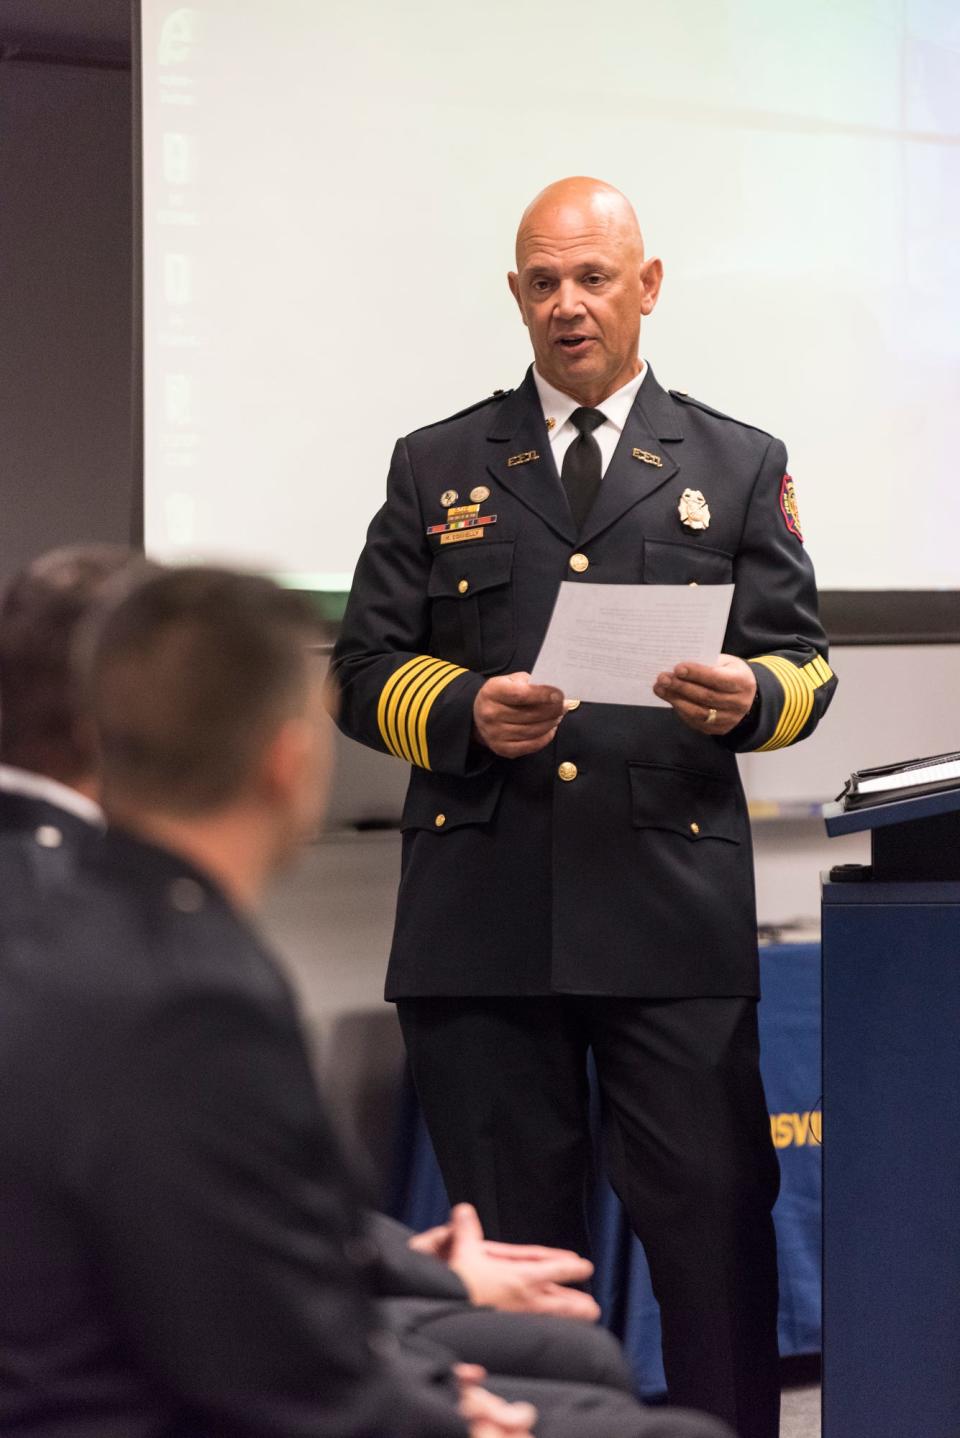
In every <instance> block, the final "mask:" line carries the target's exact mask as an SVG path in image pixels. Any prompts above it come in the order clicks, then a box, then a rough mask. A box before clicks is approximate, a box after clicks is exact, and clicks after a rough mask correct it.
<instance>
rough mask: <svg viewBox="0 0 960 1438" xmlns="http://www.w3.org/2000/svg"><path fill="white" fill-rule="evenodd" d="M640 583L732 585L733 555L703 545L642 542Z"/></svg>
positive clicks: (678, 542)
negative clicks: (641, 574)
mask: <svg viewBox="0 0 960 1438" xmlns="http://www.w3.org/2000/svg"><path fill="white" fill-rule="evenodd" d="M643 582H644V584H732V583H733V555H732V554H728V553H727V552H726V550H725V549H710V548H708V546H707V545H705V544H684V543H682V542H681V541H680V540H662V539H645V540H644V542H643Z"/></svg>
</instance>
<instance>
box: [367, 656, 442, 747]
mask: <svg viewBox="0 0 960 1438" xmlns="http://www.w3.org/2000/svg"><path fill="white" fill-rule="evenodd" d="M436 663H439V660H432V659H431V658H430V656H429V654H417V655H415V656H414V658H413V659H408V660H407V661H406V663H404V664H401V665H400V668H399V669H395V670H394V671H393V673H392V674H391V675H390V678H389V679H388V680H387V682H386V684H384V686H383V688H382V689H381V691H380V700H379V702H378V704H377V728H378V729H379V730H380V735H381V738H382V739H383V742H384V744H386V746H387V748H388V749H389V750H390V753H391V754H393V756H394V757H395V758H397V759H400V758H402V757H403V755H401V754H400V753H399V752H398V750H397V749H396V747H395V746H394V743H393V740H392V739H391V737H390V731H389V730H388V728H387V714H388V712H389V710H390V705H391V701H392V700H393V698H394V695H395V693H396V691H397V688H398V686H401V685H402V684H403V682H404V680H405V679H410V678H411V677H412V676H415V675H417V674H419V673H420V671H421V670H422V669H424V668H425V667H426V666H427V665H428V664H431V665H432V664H436Z"/></svg>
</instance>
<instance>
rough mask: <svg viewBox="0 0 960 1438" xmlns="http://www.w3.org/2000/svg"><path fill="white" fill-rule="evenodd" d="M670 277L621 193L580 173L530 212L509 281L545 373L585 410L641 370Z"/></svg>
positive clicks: (551, 188) (522, 227)
mask: <svg viewBox="0 0 960 1438" xmlns="http://www.w3.org/2000/svg"><path fill="white" fill-rule="evenodd" d="M662 277H663V266H662V265H661V263H660V261H659V260H658V259H649V260H648V259H646V258H645V256H644V250H643V236H642V234H641V233H640V226H639V224H638V223H637V217H636V215H635V214H634V210H633V206H632V205H631V204H630V201H629V200H628V199H627V198H626V196H625V195H622V194H621V193H620V191H619V190H617V189H614V187H613V185H608V184H606V183H605V182H604V181H603V180H591V179H588V178H587V177H586V176H583V175H575V176H571V177H570V178H568V179H566V180H557V181H555V182H554V184H552V185H548V186H547V188H546V189H545V190H541V191H540V193H539V195H537V197H536V199H534V200H532V201H531V203H530V204H529V205H528V206H527V208H526V209H525V210H524V212H523V217H522V219H521V221H520V227H519V229H518V230H517V269H516V272H515V273H511V274H510V275H509V276H508V280H509V284H510V289H511V292H512V294H513V297H514V299H515V300H516V301H517V304H518V305H519V307H520V313H521V315H522V317H523V322H524V324H525V325H526V326H527V329H528V330H529V331H530V339H531V342H532V344H533V352H534V355H535V357H536V365H537V370H538V372H539V373H540V374H541V375H542V376H543V378H544V379H546V380H548V381H549V382H550V383H551V384H553V385H555V386H556V388H557V389H559V390H562V391H563V392H564V394H568V395H570V396H571V397H572V398H574V399H575V400H576V401H577V402H578V404H581V405H586V406H588V407H594V406H596V405H599V404H602V402H603V401H604V400H605V399H606V398H607V397H608V396H609V395H611V394H614V393H615V392H616V391H617V390H618V389H621V388H622V387H623V386H624V385H625V384H628V383H629V381H630V380H631V379H633V378H634V377H635V376H636V375H637V374H639V372H640V367H641V360H640V357H639V345H640V322H641V319H642V317H643V316H645V315H649V314H650V313H651V311H652V310H653V307H654V305H655V304H656V302H657V296H658V294H659V292H660V281H661V279H662Z"/></svg>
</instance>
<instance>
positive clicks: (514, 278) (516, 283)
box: [507, 270, 527, 324]
mask: <svg viewBox="0 0 960 1438" xmlns="http://www.w3.org/2000/svg"><path fill="white" fill-rule="evenodd" d="M507 284H508V285H509V286H510V293H511V294H512V295H513V298H514V299H515V300H516V302H517V309H518V310H519V311H520V318H521V319H522V320H523V323H524V324H526V323H527V317H526V315H525V314H524V313H523V303H522V301H521V299H520V276H519V275H518V274H517V273H516V271H515V270H511V271H510V272H509V274H508V275H507Z"/></svg>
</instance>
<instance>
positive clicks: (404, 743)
mask: <svg viewBox="0 0 960 1438" xmlns="http://www.w3.org/2000/svg"><path fill="white" fill-rule="evenodd" d="M462 673H463V670H461V669H458V668H457V666H456V665H455V664H447V663H445V662H444V660H442V659H438V660H436V661H435V662H434V663H433V664H431V665H428V666H427V668H425V669H422V670H421V671H420V672H419V673H418V674H417V675H416V677H415V678H413V679H411V680H410V682H409V683H408V684H407V685H406V686H405V688H404V689H403V691H402V693H400V695H399V697H398V699H397V703H396V707H395V711H394V716H393V721H392V722H393V734H394V739H395V742H396V744H397V747H398V749H399V751H400V754H401V756H402V757H403V758H404V759H406V760H407V762H408V763H410V764H417V765H418V766H419V767H420V768H421V769H429V767H430V766H429V764H427V763H425V762H424V760H423V758H422V755H421V750H420V747H419V746H418V745H417V744H416V742H415V735H416V732H417V730H416V725H417V719H418V717H419V716H420V715H422V714H423V713H429V712H430V705H431V704H432V703H433V698H434V697H435V696H436V694H437V693H439V692H440V691H439V689H437V688H436V685H437V682H438V681H440V680H444V681H445V682H446V683H449V681H450V680H451V679H455V678H456V676H457V675H458V674H462ZM424 706H426V707H424ZM389 722H390V717H389V716H388V723H389Z"/></svg>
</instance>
